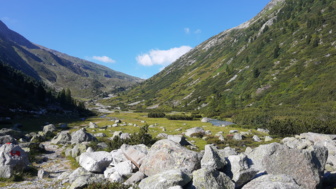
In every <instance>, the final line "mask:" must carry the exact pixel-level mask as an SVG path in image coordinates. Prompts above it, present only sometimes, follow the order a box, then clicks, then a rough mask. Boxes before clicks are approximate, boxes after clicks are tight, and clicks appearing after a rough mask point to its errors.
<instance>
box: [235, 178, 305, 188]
mask: <svg viewBox="0 0 336 189" xmlns="http://www.w3.org/2000/svg"><path fill="white" fill-rule="evenodd" d="M257 188H262V189H303V188H302V187H301V186H299V185H298V184H297V183H296V182H295V180H294V179H293V178H291V177H289V176H287V175H263V176H260V177H258V178H256V179H254V180H252V181H251V182H249V183H247V184H246V185H244V186H243V188H242V189H257Z"/></svg>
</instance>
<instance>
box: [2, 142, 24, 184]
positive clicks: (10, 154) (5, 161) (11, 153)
mask: <svg viewBox="0 0 336 189" xmlns="http://www.w3.org/2000/svg"><path fill="white" fill-rule="evenodd" d="M28 165H29V159H28V155H27V153H26V152H25V151H23V150H22V148H21V147H20V146H18V145H14V144H8V143H7V144H4V145H2V146H1V147H0V178H10V177H11V176H13V173H14V172H20V171H23V170H24V169H25V168H26V167H27V166H28Z"/></svg>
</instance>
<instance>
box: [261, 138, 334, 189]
mask: <svg viewBox="0 0 336 189" xmlns="http://www.w3.org/2000/svg"><path fill="white" fill-rule="evenodd" d="M274 147H275V148H274V149H275V150H274V151H273V153H271V154H269V155H268V156H266V157H264V159H263V161H262V163H263V165H264V166H265V168H266V171H267V173H269V174H273V175H279V174H285V175H288V176H290V177H292V178H293V179H295V181H296V182H297V183H298V184H299V185H300V186H302V187H303V188H306V189H315V188H318V187H319V184H320V182H321V176H322V175H321V171H320V170H321V165H322V164H323V163H322V162H326V158H327V149H326V148H324V147H317V149H316V150H313V151H310V152H301V151H300V150H297V149H290V148H288V147H287V146H285V145H280V144H275V146H274Z"/></svg>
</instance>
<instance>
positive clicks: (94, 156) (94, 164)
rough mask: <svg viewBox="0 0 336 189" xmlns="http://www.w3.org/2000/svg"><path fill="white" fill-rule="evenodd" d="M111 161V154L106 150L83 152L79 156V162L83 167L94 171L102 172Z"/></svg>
mask: <svg viewBox="0 0 336 189" xmlns="http://www.w3.org/2000/svg"><path fill="white" fill-rule="evenodd" d="M111 162H112V155H111V154H110V153H108V152H104V151H99V152H91V153H90V152H84V153H82V154H81V155H80V156H79V164H80V166H82V167H83V168H84V169H86V170H87V171H90V172H94V173H103V172H104V170H105V169H106V168H107V167H108V166H109V164H110V163H111Z"/></svg>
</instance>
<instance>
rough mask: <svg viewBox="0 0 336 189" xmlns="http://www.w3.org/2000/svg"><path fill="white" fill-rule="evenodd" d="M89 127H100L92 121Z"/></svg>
mask: <svg viewBox="0 0 336 189" xmlns="http://www.w3.org/2000/svg"><path fill="white" fill-rule="evenodd" d="M89 128H90V129H94V128H98V125H97V124H95V123H92V122H90V123H89Z"/></svg>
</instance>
